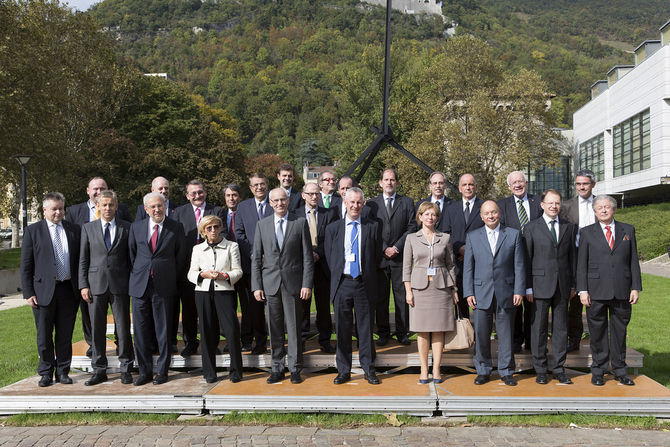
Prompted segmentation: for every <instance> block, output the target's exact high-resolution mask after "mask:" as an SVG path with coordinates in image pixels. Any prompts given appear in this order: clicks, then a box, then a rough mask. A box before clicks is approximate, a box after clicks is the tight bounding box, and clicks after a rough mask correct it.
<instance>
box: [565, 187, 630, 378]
mask: <svg viewBox="0 0 670 447" xmlns="http://www.w3.org/2000/svg"><path fill="white" fill-rule="evenodd" d="M616 207H617V203H616V200H614V199H613V198H612V197H610V196H607V195H602V196H598V197H597V198H596V199H595V200H594V201H593V210H594V211H595V216H596V219H598V222H596V223H594V224H593V225H589V226H587V227H584V228H582V229H581V231H580V237H579V252H578V255H577V259H578V261H577V290H578V291H579V299H580V300H581V302H582V304H583V305H584V306H586V318H587V320H588V323H589V329H590V331H591V343H590V345H591V357H592V362H591V374H592V376H591V383H592V384H593V385H596V386H602V385H604V384H605V380H604V377H603V375H604V373H605V371H607V370H608V367H609V365H610V362H611V365H612V372H613V373H614V379H615V380H616V381H617V382H619V383H621V384H622V385H635V382H633V380H632V379H631V378H630V377H628V367H627V366H626V328H627V326H628V323H629V322H630V316H631V305H632V304H635V303H637V301H638V299H639V293H640V292H641V291H642V276H641V274H640V262H639V260H638V257H637V241H636V239H635V228H634V227H633V226H632V225H629V224H625V223H623V222H617V221H615V220H614V213H615V212H616Z"/></svg>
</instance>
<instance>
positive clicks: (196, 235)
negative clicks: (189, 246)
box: [195, 207, 202, 242]
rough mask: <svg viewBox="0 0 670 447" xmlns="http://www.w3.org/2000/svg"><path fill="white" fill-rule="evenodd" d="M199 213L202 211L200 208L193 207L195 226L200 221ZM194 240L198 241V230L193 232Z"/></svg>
mask: <svg viewBox="0 0 670 447" xmlns="http://www.w3.org/2000/svg"><path fill="white" fill-rule="evenodd" d="M200 213H202V211H201V210H200V207H198V208H196V209H195V227H196V228H198V224H199V223H200V217H201V216H200ZM195 240H196V241H197V242H200V233H199V232H198V231H196V232H195Z"/></svg>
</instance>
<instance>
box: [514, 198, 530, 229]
mask: <svg viewBox="0 0 670 447" xmlns="http://www.w3.org/2000/svg"><path fill="white" fill-rule="evenodd" d="M517 203H518V204H519V206H518V208H517V212H518V213H519V225H520V226H521V232H522V233H523V230H524V229H525V228H526V225H527V224H528V214H526V208H525V207H524V206H523V200H517Z"/></svg>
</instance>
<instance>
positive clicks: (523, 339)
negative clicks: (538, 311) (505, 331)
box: [514, 298, 533, 349]
mask: <svg viewBox="0 0 670 447" xmlns="http://www.w3.org/2000/svg"><path fill="white" fill-rule="evenodd" d="M522 308H523V309H522ZM532 312H533V306H532V304H531V303H529V302H528V301H526V299H525V298H524V299H523V301H522V302H521V306H519V308H517V310H516V316H515V317H514V346H515V347H516V348H520V347H521V345H524V344H525V345H526V346H525V348H526V349H530V347H531V346H532V330H531V327H530V326H531V320H532V318H533V317H532V315H531V314H532Z"/></svg>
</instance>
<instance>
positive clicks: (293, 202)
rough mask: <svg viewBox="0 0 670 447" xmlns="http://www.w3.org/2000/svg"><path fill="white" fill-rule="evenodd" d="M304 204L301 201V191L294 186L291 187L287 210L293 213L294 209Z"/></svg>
mask: <svg viewBox="0 0 670 447" xmlns="http://www.w3.org/2000/svg"><path fill="white" fill-rule="evenodd" d="M304 205H305V204H304V202H303V201H302V193H301V192H300V190H299V189H298V188H296V187H291V194H290V198H289V202H288V212H289V213H293V212H295V210H296V209H298V208H300V207H301V206H304Z"/></svg>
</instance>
